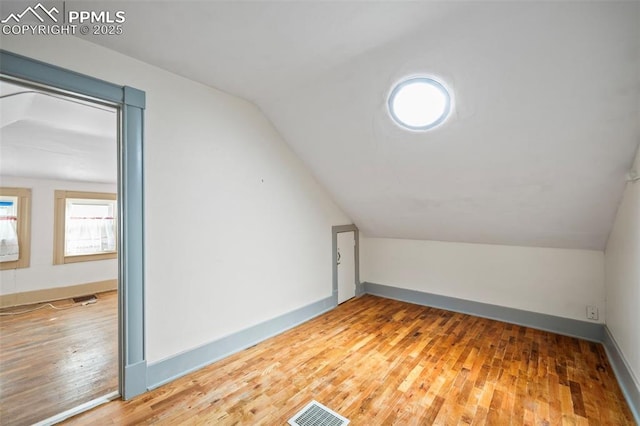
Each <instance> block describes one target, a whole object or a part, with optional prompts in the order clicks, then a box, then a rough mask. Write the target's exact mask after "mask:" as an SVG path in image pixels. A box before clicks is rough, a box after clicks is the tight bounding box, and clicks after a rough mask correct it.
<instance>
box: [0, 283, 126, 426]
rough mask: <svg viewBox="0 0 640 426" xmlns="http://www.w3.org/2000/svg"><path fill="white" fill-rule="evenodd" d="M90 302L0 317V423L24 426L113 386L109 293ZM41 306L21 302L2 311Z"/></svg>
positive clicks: (112, 297)
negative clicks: (26, 304) (21, 303)
mask: <svg viewBox="0 0 640 426" xmlns="http://www.w3.org/2000/svg"><path fill="white" fill-rule="evenodd" d="M97 296H98V300H97V302H96V303H95V304H90V305H86V306H82V305H80V304H76V305H74V304H73V301H72V300H61V301H57V302H53V305H54V306H73V307H72V308H70V309H65V310H53V309H50V308H44V309H39V310H37V311H34V312H31V313H26V314H21V315H14V316H0V401H1V402H0V424H2V425H29V424H33V423H34V422H37V421H40V420H43V419H46V418H48V417H51V416H53V415H56V414H58V413H61V412H63V411H65V410H68V409H71V408H74V407H76V406H78V405H80V404H82V403H84V402H87V401H90V400H92V399H94V398H97V397H100V396H104V395H106V394H108V393H110V392H113V391H117V390H118V304H117V299H118V298H117V294H116V292H115V291H113V292H108V293H101V294H98V295H97ZM37 306H41V304H39V305H33V306H22V307H17V308H13V309H3V310H2V312H12V311H24V310H29V309H33V308H34V307H37Z"/></svg>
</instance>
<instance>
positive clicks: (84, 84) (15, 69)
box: [0, 50, 124, 104]
mask: <svg viewBox="0 0 640 426" xmlns="http://www.w3.org/2000/svg"><path fill="white" fill-rule="evenodd" d="M0 55H1V57H2V61H1V62H2V65H1V68H2V74H4V75H7V76H11V77H15V78H20V79H23V80H28V81H31V82H34V83H38V84H43V85H46V86H51V87H55V88H58V89H61V90H66V91H69V92H75V93H80V94H82V95H85V96H90V97H93V98H97V99H101V100H104V101H107V102H114V103H118V104H122V103H123V100H124V94H123V90H122V87H121V86H118V85H115V84H112V83H109V82H107V81H104V80H100V79H97V78H93V77H90V76H87V75H84V74H80V73H77V72H75V71H70V70H67V69H64V68H61V67H58V66H55V65H51V64H47V63H45V62H41V61H36V60H34V59H31V58H27V57H26V56H22V55H18V54H16V53H13V52H8V51H6V50H0Z"/></svg>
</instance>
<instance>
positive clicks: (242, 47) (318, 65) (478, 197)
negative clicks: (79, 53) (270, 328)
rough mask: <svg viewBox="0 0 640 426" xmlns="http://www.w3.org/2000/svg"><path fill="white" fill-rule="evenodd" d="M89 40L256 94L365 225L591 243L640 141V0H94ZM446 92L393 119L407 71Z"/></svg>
mask: <svg viewBox="0 0 640 426" xmlns="http://www.w3.org/2000/svg"><path fill="white" fill-rule="evenodd" d="M99 5H100V3H96V7H97V8H100V7H103V8H104V9H106V10H117V9H121V10H124V11H126V14H127V15H126V16H127V20H126V23H125V24H124V34H123V35H121V36H113V37H104V36H96V37H93V38H90V40H91V41H93V42H95V43H98V44H101V45H104V46H106V47H109V48H111V49H114V50H116V51H119V52H122V53H124V54H126V55H129V56H132V57H134V58H137V59H140V60H142V61H145V62H148V63H151V64H154V65H156V66H159V67H161V68H164V69H166V70H169V71H172V72H174V73H177V74H179V75H182V76H185V77H188V78H190V79H193V80H195V81H199V82H202V83H204V84H207V85H210V86H213V87H216V88H219V89H222V90H224V91H227V92H230V93H233V94H235V95H238V96H241V97H243V98H246V99H248V100H250V101H252V102H254V103H255V104H256V105H258V106H259V107H260V108H261V109H262V111H263V112H264V114H265V115H266V116H267V117H268V118H269V119H270V120H271V121H272V122H273V123H274V125H275V126H276V128H277V129H278V130H279V132H280V133H281V134H282V136H283V138H284V139H285V141H286V142H287V143H288V144H289V145H290V146H291V148H292V149H293V150H294V151H295V152H296V153H297V154H298V155H299V157H300V158H301V159H302V160H303V161H304V162H305V163H306V164H307V166H308V167H309V169H310V170H311V171H312V173H313V174H314V175H315V176H316V178H317V179H318V180H319V181H320V182H321V183H322V184H323V185H324V186H325V187H326V188H327V189H328V191H329V192H330V193H331V194H332V195H333V197H334V199H335V200H336V201H337V202H338V204H339V205H340V206H341V207H342V208H343V209H344V210H345V212H346V213H347V214H349V216H350V217H351V218H352V219H353V220H354V222H355V223H356V224H357V225H358V226H359V228H360V229H361V230H362V231H363V232H364V233H365V234H366V235H368V236H378V237H395V238H411V239H429V240H444V241H463V242H478V243H498V244H512V245H525V246H545V247H565V248H583V249H603V248H604V246H605V244H606V239H607V236H608V233H609V231H610V228H611V225H612V222H613V219H614V216H615V213H616V209H617V206H618V203H619V201H620V198H621V194H622V191H623V189H624V185H625V174H626V173H627V172H628V170H629V168H630V167H631V165H632V161H633V157H634V153H635V152H636V150H637V147H638V144H639V142H640V2H617V1H606V2H515V1H514V2H485V1H478V2H434V1H429V2H426V1H425V2H403V1H388V2H363V1H353V2H352V1H343V2H321V1H304V2H287V1H285V2H269V1H267V2H231V1H228V2H154V3H150V2H120V3H118V2H103V3H101V6H99ZM411 75H429V76H435V77H438V78H439V79H441V80H442V81H443V82H444V83H446V84H447V86H448V87H450V88H451V89H452V91H453V96H454V110H453V114H452V117H451V118H450V119H449V120H448V121H447V122H446V123H445V124H444V125H442V126H440V127H438V128H436V129H433V130H431V131H428V132H422V133H417V132H407V131H404V130H402V129H400V128H399V127H397V126H396V125H394V123H393V122H392V121H391V119H390V117H389V114H388V112H387V108H386V102H387V98H388V95H389V92H390V90H391V88H392V85H393V84H394V83H395V82H397V81H398V80H400V79H402V78H403V77H405V76H411Z"/></svg>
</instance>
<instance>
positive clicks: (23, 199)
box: [0, 187, 31, 270]
mask: <svg viewBox="0 0 640 426" xmlns="http://www.w3.org/2000/svg"><path fill="white" fill-rule="evenodd" d="M30 219H31V190H30V189H28V188H4V187H0V270H5V269H17V268H28V267H29V262H30V258H31V222H30Z"/></svg>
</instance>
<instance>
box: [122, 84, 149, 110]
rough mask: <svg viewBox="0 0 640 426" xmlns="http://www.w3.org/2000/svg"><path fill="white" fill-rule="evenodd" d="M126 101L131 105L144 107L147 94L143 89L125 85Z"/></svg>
mask: <svg viewBox="0 0 640 426" xmlns="http://www.w3.org/2000/svg"><path fill="white" fill-rule="evenodd" d="M124 103H125V104H126V105H129V106H133V107H138V108H141V109H144V108H145V107H146V103H147V98H146V94H145V93H144V92H143V91H142V90H138V89H135V88H133V87H129V86H124Z"/></svg>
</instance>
